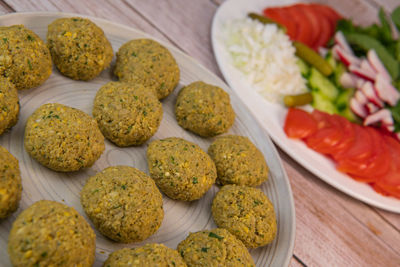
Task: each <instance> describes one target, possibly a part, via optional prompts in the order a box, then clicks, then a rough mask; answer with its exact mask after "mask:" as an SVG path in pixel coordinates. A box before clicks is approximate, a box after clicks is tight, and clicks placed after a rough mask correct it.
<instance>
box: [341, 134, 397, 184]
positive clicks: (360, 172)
mask: <svg viewBox="0 0 400 267" xmlns="http://www.w3.org/2000/svg"><path fill="white" fill-rule="evenodd" d="M365 130H366V131H367V132H368V133H369V134H370V138H371V139H370V140H371V149H372V154H371V156H370V157H369V158H366V159H364V160H362V161H359V160H354V158H343V159H339V161H338V165H337V169H338V170H340V171H342V172H345V173H348V174H350V175H351V176H352V177H353V178H354V179H356V180H358V181H363V182H374V181H377V179H379V177H380V176H382V175H385V174H387V173H388V172H389V170H390V165H391V154H390V152H389V147H388V145H387V142H386V140H385V139H384V138H383V136H382V134H381V133H380V132H378V131H377V130H375V129H374V128H372V127H365Z"/></svg>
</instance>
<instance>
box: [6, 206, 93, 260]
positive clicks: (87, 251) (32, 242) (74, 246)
mask: <svg viewBox="0 0 400 267" xmlns="http://www.w3.org/2000/svg"><path fill="white" fill-rule="evenodd" d="M95 250H96V236H95V234H94V231H93V229H92V228H91V227H90V225H89V224H88V223H87V222H86V221H85V219H84V218H83V217H82V216H81V215H80V214H79V213H78V212H77V211H76V210H75V209H74V208H72V207H68V206H67V205H64V204H61V203H58V202H56V201H50V200H41V201H38V202H36V203H34V204H33V205H32V206H30V207H28V208H27V209H26V210H24V211H23V212H21V214H19V215H18V217H17V219H16V220H15V221H14V223H13V226H12V229H11V232H10V236H9V238H8V254H9V255H10V260H11V263H12V264H13V266H21V267H26V266H65V267H69V266H92V264H93V262H94V257H95Z"/></svg>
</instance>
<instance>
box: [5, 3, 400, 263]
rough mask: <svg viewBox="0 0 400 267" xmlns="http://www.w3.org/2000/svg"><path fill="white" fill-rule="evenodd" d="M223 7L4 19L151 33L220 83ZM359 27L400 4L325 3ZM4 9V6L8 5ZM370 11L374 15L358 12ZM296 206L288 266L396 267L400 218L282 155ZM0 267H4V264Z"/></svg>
mask: <svg viewBox="0 0 400 267" xmlns="http://www.w3.org/2000/svg"><path fill="white" fill-rule="evenodd" d="M222 2H223V0H196V1H190V3H189V2H188V1H187V0H175V1H172V0H171V1H157V0H149V1H140V0H127V1H95V0H86V1H72V0H68V1H56V0H49V1H45V0H39V1H36V0H29V1H25V0H7V1H1V0H0V13H2V14H4V13H9V12H11V11H12V10H15V11H63V12H75V13H80V14H86V15H92V16H96V17H100V18H105V19H108V20H111V21H115V22H119V23H122V24H125V25H128V26H130V27H134V28H137V29H140V30H142V31H145V32H147V33H149V34H151V35H153V36H155V37H157V38H161V39H162V40H165V41H168V42H170V43H173V44H175V45H176V46H178V47H179V48H181V49H182V50H184V51H185V52H186V53H188V54H189V55H191V56H192V57H194V58H196V59H197V60H198V61H200V62H201V63H202V64H203V65H204V66H206V67H207V68H209V69H210V70H211V71H213V72H214V73H216V74H217V75H219V76H221V75H220V72H219V70H218V67H217V65H216V63H215V60H214V57H213V53H212V49H211V44H210V27H211V21H212V17H213V15H214V13H215V11H216V9H217V7H218V5H219V4H220V3H222ZM319 2H321V3H325V4H328V5H331V6H334V7H335V9H337V10H338V11H339V12H340V13H341V14H343V15H344V16H354V17H357V18H358V19H357V20H356V21H357V22H359V23H361V24H366V23H369V22H371V21H376V12H377V10H376V8H377V7H378V6H379V5H383V6H384V7H385V8H386V9H387V10H391V9H393V8H394V7H395V6H396V5H398V4H400V3H399V1H398V0H385V1H378V0H368V1H362V0H340V1H337V0H326V1H324V0H320V1H319ZM4 3H5V4H4ZM365 3H367V5H368V6H369V7H371V8H375V13H373V12H371V11H369V12H367V14H366V13H365V9H363V8H362V7H360V5H362V4H365ZM280 155H281V157H282V160H283V162H284V166H285V169H286V171H287V173H288V176H289V178H290V180H291V185H292V190H293V195H294V198H295V204H296V223H297V226H296V243H295V249H294V254H295V257H294V258H292V261H291V262H290V266H296V267H297V266H303V263H304V264H306V265H310V266H396V265H398V263H400V254H399V251H400V242H399V241H398V240H400V232H399V229H400V215H398V214H393V213H390V212H385V211H382V210H379V209H375V208H372V207H370V206H368V205H366V204H364V203H362V202H360V201H357V200H355V199H353V198H351V197H349V196H347V195H345V194H343V193H341V192H340V191H338V190H336V189H334V188H332V187H331V186H329V185H327V184H326V183H324V182H322V181H321V180H320V179H318V178H317V177H315V176H314V175H312V174H311V173H309V172H308V171H307V170H305V169H304V168H303V167H301V166H300V165H299V164H297V163H296V162H294V161H293V160H292V159H291V158H290V157H288V156H287V155H286V154H285V153H284V152H282V151H280ZM0 265H1V264H0Z"/></svg>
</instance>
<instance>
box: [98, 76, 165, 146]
mask: <svg viewBox="0 0 400 267" xmlns="http://www.w3.org/2000/svg"><path fill="white" fill-rule="evenodd" d="M162 115H163V110H162V105H161V103H160V101H158V98H157V97H156V96H155V95H154V94H153V93H152V92H151V91H149V90H146V89H145V87H144V86H143V85H141V84H129V83H122V82H109V83H107V84H106V85H104V86H103V87H101V88H100V90H99V91H98V92H97V94H96V97H95V99H94V106H93V116H94V118H95V119H96V120H97V123H98V125H99V128H100V130H101V132H102V133H103V134H104V136H105V137H106V138H107V139H109V140H110V141H112V142H113V143H115V144H116V145H118V146H121V147H124V146H131V145H141V144H143V143H144V142H146V141H147V140H148V139H149V138H150V137H152V136H153V135H154V134H155V133H156V131H157V129H158V127H159V126H160V123H161V119H162Z"/></svg>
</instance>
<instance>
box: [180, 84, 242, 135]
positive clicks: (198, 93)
mask: <svg viewBox="0 0 400 267" xmlns="http://www.w3.org/2000/svg"><path fill="white" fill-rule="evenodd" d="M175 115H176V120H177V121H178V124H179V125H180V126H181V127H182V128H184V129H186V130H189V131H191V132H193V133H195V134H198V135H200V136H203V137H211V136H215V135H218V134H221V133H225V132H227V131H228V129H229V128H230V127H231V126H232V124H233V122H234V120H235V112H234V111H233V108H232V106H231V103H230V98H229V95H228V93H226V92H225V91H224V90H222V89H221V88H219V87H217V86H213V85H210V84H206V83H204V82H194V83H191V84H189V85H187V86H185V87H183V88H182V89H181V90H180V91H179V94H178V98H177V100H176V104H175Z"/></svg>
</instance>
